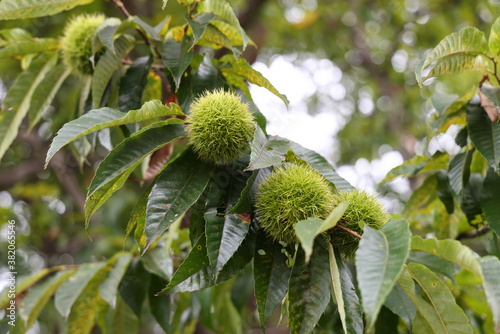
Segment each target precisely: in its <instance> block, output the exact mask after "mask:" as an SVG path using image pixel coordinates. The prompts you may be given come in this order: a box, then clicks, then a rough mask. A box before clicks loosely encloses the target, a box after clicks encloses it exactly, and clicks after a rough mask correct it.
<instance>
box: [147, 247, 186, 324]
mask: <svg viewBox="0 0 500 334" xmlns="http://www.w3.org/2000/svg"><path fill="white" fill-rule="evenodd" d="M147 254H149V252H148V253H147ZM166 284H167V283H166V281H165V280H163V279H161V278H159V277H158V276H156V275H152V276H151V284H150V286H149V298H148V299H149V307H150V310H151V314H152V315H153V317H154V318H155V320H156V321H157V322H158V325H160V327H161V328H162V329H163V330H164V331H165V332H166V333H169V332H171V331H170V322H171V320H172V318H173V312H172V311H174V310H176V309H177V307H178V305H179V302H178V300H176V303H175V304H173V297H172V296H171V295H162V296H158V295H156V294H157V293H158V291H161V289H163V288H164V287H165V285H166Z"/></svg>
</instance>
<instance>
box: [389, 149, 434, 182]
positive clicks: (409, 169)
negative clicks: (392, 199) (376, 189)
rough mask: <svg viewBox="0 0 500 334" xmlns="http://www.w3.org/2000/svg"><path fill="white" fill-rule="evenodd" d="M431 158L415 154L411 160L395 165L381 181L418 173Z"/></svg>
mask: <svg viewBox="0 0 500 334" xmlns="http://www.w3.org/2000/svg"><path fill="white" fill-rule="evenodd" d="M428 160H429V158H428V157H426V156H422V155H415V156H414V157H412V158H411V159H409V160H406V161H405V162H403V164H401V165H399V166H397V167H394V168H393V169H391V170H390V171H389V173H387V175H386V176H385V178H384V179H383V180H382V181H381V182H380V183H382V184H383V183H387V182H389V181H392V180H394V179H395V178H397V177H399V176H404V177H411V176H414V175H416V174H417V173H418V172H419V171H421V170H422V168H424V166H425V164H426V163H427V161H428Z"/></svg>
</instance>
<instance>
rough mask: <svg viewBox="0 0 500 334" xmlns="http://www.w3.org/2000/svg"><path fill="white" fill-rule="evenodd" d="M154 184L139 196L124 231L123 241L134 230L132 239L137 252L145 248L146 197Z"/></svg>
mask: <svg viewBox="0 0 500 334" xmlns="http://www.w3.org/2000/svg"><path fill="white" fill-rule="evenodd" d="M153 186H154V182H152V183H151V184H150V185H149V186H148V187H147V188H146V189H145V190H144V191H143V193H142V194H141V197H139V200H138V201H137V202H136V203H135V206H134V208H133V209H132V211H131V212H130V220H129V222H128V224H127V228H126V230H125V239H127V238H128V236H129V235H130V233H131V232H132V230H133V229H134V228H135V232H134V239H135V242H136V243H137V245H138V246H139V250H140V251H142V250H143V249H144V246H146V234H145V231H144V227H145V225H146V209H147V205H148V197H149V193H150V192H151V189H153Z"/></svg>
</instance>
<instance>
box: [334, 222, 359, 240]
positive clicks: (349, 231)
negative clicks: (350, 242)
mask: <svg viewBox="0 0 500 334" xmlns="http://www.w3.org/2000/svg"><path fill="white" fill-rule="evenodd" d="M335 227H338V228H340V229H341V230H343V231H345V232H347V233H349V234H350V235H352V236H354V237H356V238H358V239H363V237H362V236H361V235H359V234H358V233H356V232H355V231H353V230H351V229H348V228H347V227H345V226H342V225H340V224H337V225H335Z"/></svg>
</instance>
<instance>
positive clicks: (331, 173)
mask: <svg viewBox="0 0 500 334" xmlns="http://www.w3.org/2000/svg"><path fill="white" fill-rule="evenodd" d="M290 148H291V149H292V151H293V152H294V153H295V154H296V155H297V157H299V158H300V159H302V160H304V161H305V162H307V163H308V164H309V165H311V167H313V168H314V169H316V170H317V171H318V172H320V173H321V175H323V177H324V178H325V179H327V180H328V181H330V182H331V183H332V184H333V185H334V186H335V188H336V189H337V190H338V191H344V190H352V189H354V187H353V186H352V185H351V184H350V183H349V182H347V181H346V180H344V179H343V178H342V177H340V175H339V174H337V172H336V171H335V170H334V169H333V167H332V165H330V163H328V161H326V159H325V158H323V157H322V156H321V155H319V154H318V153H316V152H314V151H313V150H309V149H307V148H304V147H302V146H300V145H299V144H297V143H294V142H290Z"/></svg>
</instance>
